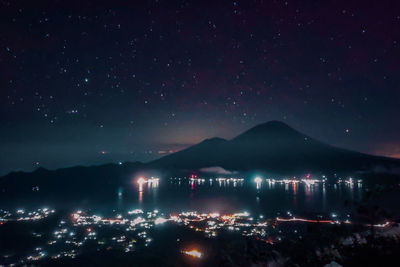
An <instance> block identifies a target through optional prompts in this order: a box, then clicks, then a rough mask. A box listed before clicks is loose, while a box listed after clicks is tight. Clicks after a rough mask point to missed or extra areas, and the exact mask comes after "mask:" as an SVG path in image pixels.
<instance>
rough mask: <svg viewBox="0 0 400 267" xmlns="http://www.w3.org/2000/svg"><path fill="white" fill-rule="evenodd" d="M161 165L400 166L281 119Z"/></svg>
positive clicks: (158, 163)
mask: <svg viewBox="0 0 400 267" xmlns="http://www.w3.org/2000/svg"><path fill="white" fill-rule="evenodd" d="M148 165H149V166H150V167H153V168H161V169H188V170H195V169H201V168H206V167H211V166H219V167H222V168H224V169H227V170H234V171H251V170H265V171H268V172H274V173H295V172H313V171H366V170H371V169H373V168H376V167H383V168H390V167H393V166H396V165H397V166H399V165H400V161H399V160H397V159H391V158H385V157H378V156H371V155H367V154H362V153H358V152H353V151H349V150H346V149H341V148H337V147H333V146H331V145H328V144H325V143H322V142H320V141H317V140H315V139H313V138H311V137H309V136H307V135H304V134H302V133H300V132H298V131H296V130H295V129H293V128H291V127H290V126H288V125H287V124H285V123H283V122H280V121H270V122H267V123H264V124H260V125H257V126H255V127H253V128H251V129H250V130H248V131H246V132H244V133H242V134H240V135H239V136H237V137H235V138H233V139H232V140H225V139H221V138H212V139H206V140H204V141H203V142H201V143H199V144H197V145H194V146H192V147H189V148H188V149H185V150H182V151H179V152H177V153H174V154H172V155H168V156H165V157H163V158H160V159H158V160H155V161H153V162H151V163H149V164H148Z"/></svg>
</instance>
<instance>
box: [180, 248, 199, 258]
mask: <svg viewBox="0 0 400 267" xmlns="http://www.w3.org/2000/svg"><path fill="white" fill-rule="evenodd" d="M183 253H184V254H186V255H189V256H192V257H194V258H198V259H200V258H201V257H202V256H203V254H202V253H201V252H200V251H198V250H197V249H192V250H188V251H183Z"/></svg>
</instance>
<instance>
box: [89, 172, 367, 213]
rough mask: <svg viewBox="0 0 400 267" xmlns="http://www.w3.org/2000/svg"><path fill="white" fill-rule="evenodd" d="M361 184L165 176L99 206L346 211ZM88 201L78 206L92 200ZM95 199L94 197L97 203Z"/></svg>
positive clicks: (120, 192)
mask: <svg viewBox="0 0 400 267" xmlns="http://www.w3.org/2000/svg"><path fill="white" fill-rule="evenodd" d="M364 192H365V190H364V188H363V185H362V183H354V184H347V183H337V184H329V183H322V182H319V183H315V184H313V185H307V184H305V183H286V184H285V183H279V182H275V183H268V182H266V180H263V181H262V182H261V183H259V184H257V183H255V182H254V181H252V180H251V181H249V180H246V181H245V180H244V181H241V182H228V181H219V182H218V181H216V180H215V179H212V180H209V179H205V180H190V179H180V180H179V179H177V178H170V179H168V180H161V181H159V182H158V183H147V184H143V185H142V187H141V188H140V186H139V185H138V184H136V183H132V186H131V187H129V186H128V187H120V188H119V189H118V190H117V192H115V197H114V200H112V201H111V202H110V200H107V202H106V203H104V202H103V203H102V206H103V207H108V208H113V209H117V210H127V209H135V208H140V209H144V210H153V209H159V210H162V211H164V212H167V213H173V212H180V211H198V212H219V213H232V212H238V211H248V212H251V213H255V214H265V215H276V213H279V212H287V211H291V212H292V213H296V214H300V213H301V214H306V213H332V212H335V213H336V212H342V213H345V212H349V211H350V210H351V208H352V204H354V203H355V202H360V201H362V200H363V196H364ZM96 202H97V201H96V200H90V201H89V200H88V201H87V202H85V203H82V205H88V206H91V205H96ZM97 203H98V202H97Z"/></svg>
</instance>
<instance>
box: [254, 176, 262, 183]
mask: <svg viewBox="0 0 400 267" xmlns="http://www.w3.org/2000/svg"><path fill="white" fill-rule="evenodd" d="M254 182H256V183H257V184H260V183H261V182H262V179H261V178H260V177H256V178H254Z"/></svg>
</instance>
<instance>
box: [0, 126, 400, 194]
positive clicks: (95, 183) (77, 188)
mask: <svg viewBox="0 0 400 267" xmlns="http://www.w3.org/2000/svg"><path fill="white" fill-rule="evenodd" d="M211 167H218V168H211ZM399 167H400V160H399V159H393V158H386V157H378V156H371V155H366V154H362V153H358V152H353V151H349V150H345V149H341V148H337V147H334V146H331V145H328V144H325V143H322V142H320V141H317V140H315V139H313V138H311V137H309V136H307V135H304V134H302V133H300V132H298V131H296V130H294V129H293V128H291V127H289V126H288V125H286V124H285V123H282V122H279V121H271V122H267V123H264V124H260V125H257V126H255V127H254V128H251V129H250V130H248V131H246V132H244V133H242V134H240V135H239V136H237V137H235V138H233V139H231V140H225V139H222V138H211V139H206V140H204V141H203V142H201V143H199V144H197V145H194V146H191V147H189V148H187V149H185V150H182V151H179V152H176V153H174V154H171V155H167V156H164V157H162V158H160V159H157V160H154V161H152V162H149V163H141V162H133V163H129V162H127V163H124V164H122V165H119V164H104V165H100V166H89V167H83V166H76V167H70V168H63V169H58V170H47V169H44V168H39V169H37V170H36V171H33V172H12V173H9V174H8V175H5V176H3V177H0V201H7V200H12V199H13V197H25V196H28V195H34V196H36V195H37V192H36V191H35V190H38V189H39V192H40V195H41V196H46V198H50V197H53V198H57V197H58V198H59V197H61V196H62V197H71V198H72V199H74V198H79V197H84V196H87V195H91V196H92V195H99V196H104V195H108V194H110V192H117V191H118V190H119V188H120V187H121V186H124V185H129V186H131V185H132V179H135V177H136V176H137V175H153V174H154V175H159V174H163V175H164V176H166V175H167V174H168V175H174V174H182V173H187V172H188V171H190V172H192V171H202V170H204V169H207V170H210V169H213V170H215V169H218V170H221V169H222V170H224V171H231V172H233V171H234V172H239V173H242V174H246V173H251V172H253V171H261V172H264V173H267V174H282V175H289V174H290V175H292V174H293V175H301V174H305V173H316V172H320V173H321V172H323V173H325V174H329V175H331V174H333V173H339V174H340V173H342V174H343V173H354V172H363V173H364V175H373V176H374V178H373V179H375V178H376V177H377V176H376V175H375V173H376V172H379V173H380V174H379V179H382V178H383V176H382V174H383V173H385V172H386V173H387V174H388V175H392V174H390V170H393V169H394V170H396V168H397V169H398V168H399ZM393 175H395V174H393ZM395 176H396V179H397V177H398V176H397V175H395ZM389 178H390V179H391V177H389Z"/></svg>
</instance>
